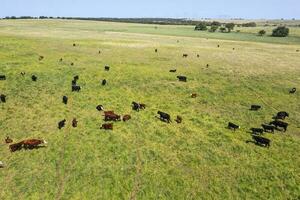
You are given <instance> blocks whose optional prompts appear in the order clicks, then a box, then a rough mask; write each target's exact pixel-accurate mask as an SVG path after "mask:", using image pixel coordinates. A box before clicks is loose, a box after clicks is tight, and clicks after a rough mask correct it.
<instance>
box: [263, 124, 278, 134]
mask: <svg viewBox="0 0 300 200" xmlns="http://www.w3.org/2000/svg"><path fill="white" fill-rule="evenodd" d="M261 126H262V127H263V129H264V131H265V132H269V133H274V130H275V127H274V126H272V125H268V124H262V125H261Z"/></svg>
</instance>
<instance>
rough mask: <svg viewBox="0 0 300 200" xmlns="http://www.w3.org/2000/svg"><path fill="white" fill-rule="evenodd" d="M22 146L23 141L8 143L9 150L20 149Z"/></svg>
mask: <svg viewBox="0 0 300 200" xmlns="http://www.w3.org/2000/svg"><path fill="white" fill-rule="evenodd" d="M22 147H23V142H19V143H15V144H11V145H9V148H10V151H11V152H15V151H20V150H21V149H22Z"/></svg>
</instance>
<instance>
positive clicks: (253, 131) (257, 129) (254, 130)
mask: <svg viewBox="0 0 300 200" xmlns="http://www.w3.org/2000/svg"><path fill="white" fill-rule="evenodd" d="M250 130H251V131H252V134H255V135H257V134H263V133H264V129H262V128H251V129H250Z"/></svg>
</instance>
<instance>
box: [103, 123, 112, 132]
mask: <svg viewBox="0 0 300 200" xmlns="http://www.w3.org/2000/svg"><path fill="white" fill-rule="evenodd" d="M100 129H104V130H113V124H111V123H110V124H102V126H101V127H100Z"/></svg>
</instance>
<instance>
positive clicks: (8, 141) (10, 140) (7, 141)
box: [5, 136, 13, 144]
mask: <svg viewBox="0 0 300 200" xmlns="http://www.w3.org/2000/svg"><path fill="white" fill-rule="evenodd" d="M12 142H13V140H12V139H10V138H9V137H8V136H7V137H6V139H5V143H6V144H9V143H12Z"/></svg>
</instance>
